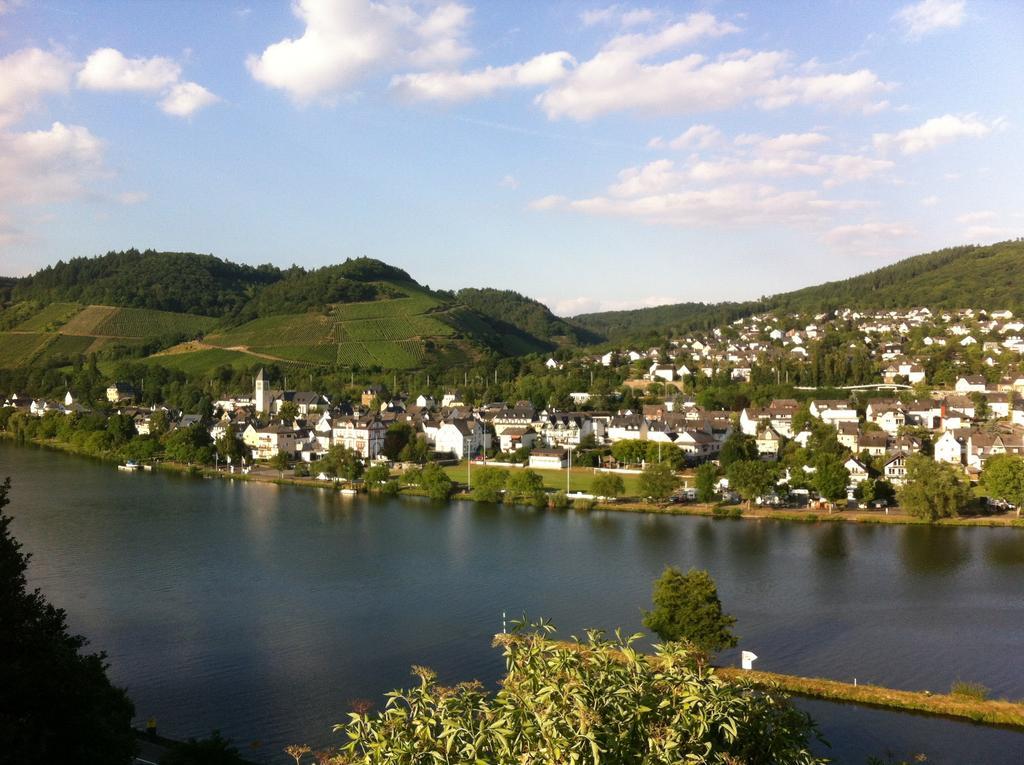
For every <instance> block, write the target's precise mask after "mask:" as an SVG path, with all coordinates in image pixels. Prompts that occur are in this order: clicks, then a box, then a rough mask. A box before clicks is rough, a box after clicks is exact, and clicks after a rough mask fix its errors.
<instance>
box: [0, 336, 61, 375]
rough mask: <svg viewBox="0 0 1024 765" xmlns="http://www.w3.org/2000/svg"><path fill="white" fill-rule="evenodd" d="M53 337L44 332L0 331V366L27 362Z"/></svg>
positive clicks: (15, 365) (13, 365)
mask: <svg viewBox="0 0 1024 765" xmlns="http://www.w3.org/2000/svg"><path fill="white" fill-rule="evenodd" d="M55 337H57V336H56V335H54V334H52V333H45V332H32V333H28V332H17V333H15V332H0V368H5V369H10V368H13V367H20V366H23V365H24V364H27V363H28V362H30V361H31V360H32V359H33V358H34V357H35V356H36V354H37V353H39V352H40V351H41V350H42V349H43V348H44V347H45V346H46V345H47V344H48V343H50V342H52V341H53V339H54V338H55Z"/></svg>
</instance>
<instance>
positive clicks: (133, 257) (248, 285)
mask: <svg viewBox="0 0 1024 765" xmlns="http://www.w3.org/2000/svg"><path fill="white" fill-rule="evenodd" d="M281 278H282V272H281V270H280V269H279V268H277V267H276V266H271V265H263V266H258V267H254V266H247V265H241V264H238V263H231V262H229V261H226V260H221V259H220V258H216V257H214V256H213V255H200V254H197V253H193V252H154V251H153V250H146V251H145V252H139V251H138V250H126V251H124V252H108V253H107V254H106V255H102V256H100V257H95V258H72V259H71V260H69V261H67V262H64V261H59V262H58V263H56V264H55V265H52V266H47V267H46V268H44V269H42V270H40V271H37V272H36V273H34V274H32V275H31V276H27V277H25V278H24V279H18V280H17V281H16V282H15V284H14V286H13V287H12V289H11V299H12V300H13V301H14V302H18V301H34V302H38V303H44V304H45V303H53V302H66V303H83V304H97V305H109V306H123V307H129V308H152V309H156V310H159V311H176V312H179V313H192V314H199V315H202V316H215V317H223V316H227V315H230V314H232V313H235V312H237V311H240V310H241V309H242V308H243V307H244V306H245V304H246V303H247V302H248V301H249V300H250V299H251V297H252V295H253V293H254V291H256V290H258V289H259V288H260V287H263V286H265V285H268V284H273V283H274V282H277V281H279V280H280V279H281Z"/></svg>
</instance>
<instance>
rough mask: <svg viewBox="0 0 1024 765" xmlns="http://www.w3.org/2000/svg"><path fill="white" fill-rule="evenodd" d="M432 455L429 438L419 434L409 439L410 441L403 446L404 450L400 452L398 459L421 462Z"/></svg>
mask: <svg viewBox="0 0 1024 765" xmlns="http://www.w3.org/2000/svg"><path fill="white" fill-rule="evenodd" d="M429 456H430V446H428V445H427V439H426V438H423V437H421V436H418V435H414V436H413V437H412V438H410V439H409V442H408V443H407V444H406V445H405V446H404V447H402V451H400V452H399V453H398V459H400V460H401V461H402V462H419V463H420V464H422V463H424V462H426V461H427V458H428V457H429Z"/></svg>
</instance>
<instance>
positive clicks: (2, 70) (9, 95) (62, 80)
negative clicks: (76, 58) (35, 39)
mask: <svg viewBox="0 0 1024 765" xmlns="http://www.w3.org/2000/svg"><path fill="white" fill-rule="evenodd" d="M74 70H75V64H74V62H72V61H71V60H69V59H68V58H67V57H66V56H64V55H63V54H60V53H52V52H50V51H45V50H41V49H39V48H23V49H22V50H19V51H15V52H14V53H11V54H8V55H7V56H4V57H3V58H0V127H3V126H5V125H10V124H13V123H14V122H17V121H18V120H19V119H21V118H22V117H23V116H24V115H25V114H27V113H28V112H30V111H33V110H34V109H36V108H37V107H38V106H39V102H40V100H41V98H42V96H44V95H46V94H48V93H64V92H66V91H67V90H68V88H69V86H70V85H71V75H72V73H73V72H74Z"/></svg>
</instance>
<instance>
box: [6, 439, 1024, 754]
mask: <svg viewBox="0 0 1024 765" xmlns="http://www.w3.org/2000/svg"><path fill="white" fill-rule="evenodd" d="M4 475H10V476H11V477H12V479H13V482H14V488H13V492H12V499H13V503H12V505H11V507H10V510H11V512H12V514H14V515H15V522H14V524H13V529H14V533H15V534H16V535H17V536H18V538H19V539H20V540H21V541H22V542H23V543H24V544H25V547H26V549H27V550H28V551H30V552H32V553H33V554H34V558H33V561H32V564H31V567H30V577H31V582H32V584H33V585H35V586H38V587H41V588H42V589H43V591H44V592H45V593H46V595H47V596H48V597H49V598H50V600H51V601H53V602H54V603H55V604H57V605H59V606H61V607H63V608H65V609H66V610H67V611H68V614H69V618H70V622H71V624H72V626H73V628H74V629H75V630H77V631H80V632H82V633H84V634H86V635H88V636H89V638H90V639H91V641H92V647H93V648H95V649H103V650H105V651H107V653H108V654H109V657H110V663H111V674H112V676H113V678H114V680H115V681H116V682H117V683H119V684H122V685H125V686H127V687H128V689H129V692H130V694H131V696H132V698H133V699H134V701H135V704H136V709H137V713H138V716H139V718H140V719H142V720H144V719H146V718H147V717H149V716H150V715H155V716H156V717H157V719H158V722H159V726H160V730H161V732H163V733H165V734H167V735H171V736H179V737H183V736H191V735H196V736H198V735H205V734H206V733H208V732H209V731H210V730H211V729H212V728H219V729H221V731H222V732H223V733H224V734H225V735H227V736H230V737H231V738H233V739H234V740H235V741H236V742H237V743H239V744H241V745H243V748H244V749H246V750H247V752H248V753H249V755H250V756H251V757H253V758H255V759H262V760H265V761H267V762H285V761H287V760H286V758H285V757H284V756H283V755H281V754H280V752H281V747H282V746H284V745H285V744H288V743H294V742H300V741H307V742H310V743H313V744H318V745H325V744H327V743H329V742H330V741H331V740H332V739H333V736H332V734H331V733H330V727H331V725H332V724H333V723H335V722H339V721H341V720H342V719H343V718H344V714H345V712H346V711H347V709H348V706H349V704H348V702H349V701H350V700H352V699H356V698H371V699H379V698H380V696H381V693H383V692H384V691H386V690H389V689H391V688H394V687H398V686H401V685H405V684H408V682H409V675H408V668H409V666H410V665H411V664H414V663H417V664H427V665H430V666H432V667H434V668H435V669H436V670H437V671H438V672H439V674H440V677H441V679H442V680H443V681H450V682H455V681H458V680H464V679H468V678H473V677H475V678H479V679H481V680H484V681H487V682H493V681H494V680H495V679H496V678H497V677H498V676H499V675H500V673H501V671H502V664H501V660H500V656H499V655H498V654H497V653H496V652H495V651H494V650H493V649H491V648H490V637H491V635H493V634H494V633H495V632H497V631H499V630H500V629H501V612H502V610H507V611H508V612H509V614H510V615H512V614H519V613H522V612H523V611H526V612H527V613H529V614H530V615H533V616H546V617H549V618H550V619H552V620H553V621H554V622H555V624H556V625H558V627H559V628H560V630H561V631H562V633H563V634H569V633H572V632H576V631H579V630H581V629H582V628H584V627H587V626H597V627H605V628H614V627H616V626H622V627H623V628H624V629H626V630H628V631H638V630H641V629H642V627H641V624H640V617H641V614H640V611H641V609H642V608H644V607H645V606H647V605H648V604H649V601H650V588H651V582H652V580H653V579H654V578H656V577H657V576H658V574H659V573H660V572H661V570H662V568H663V567H664V566H665V565H667V564H673V565H676V566H679V567H681V568H687V567H690V566H697V567H701V568H707V569H709V570H710V571H711V573H712V574H713V575H714V577H715V579H716V580H717V582H718V586H719V592H720V595H721V597H722V600H723V602H724V603H725V604H726V607H727V610H729V611H730V612H732V613H733V614H734V615H735V616H736V617H737V618H738V620H739V621H738V625H737V632H738V634H740V635H741V638H742V640H741V647H742V648H748V649H750V650H753V651H754V652H755V653H757V654H758V655H759V656H760V657H761V658H760V660H759V661H758V664H757V666H758V668H759V669H765V670H774V671H779V672H787V673H794V674H806V675H818V676H824V677H833V678H837V679H842V680H851V679H852V678H854V677H856V678H858V680H859V681H860V682H877V683H881V684H885V685H890V686H895V687H900V688H910V689H924V688H929V689H932V690H935V691H945V690H948V688H949V686H950V684H951V683H952V682H953V681H955V680H957V679H964V680H972V681H978V682H981V683H983V684H985V685H986V686H988V687H989V688H991V689H992V690H993V693H994V694H995V695H997V696H1007V697H1011V698H1022V697H1024V662H1022V661H1021V654H1022V650H1024V533H1022V532H1021V531H1020V530H1011V529H966V528H965V529H929V528H920V527H881V526H853V525H838V524H837V525H831V524H820V525H804V524H783V523H775V522H750V521H712V520H708V519H702V518H686V517H678V518H671V517H658V516H643V515H631V514H617V513H592V514H589V515H583V514H577V513H572V512H568V513H552V512H537V511H534V510H528V509H510V508H499V507H490V506H485V505H478V504H473V503H452V504H449V505H442V506H438V505H433V504H430V503H427V502H416V501H408V500H381V501H372V500H365V499H358V500H347V499H342V498H340V497H337V496H334V495H331V494H328V493H326V492H319V491H314V490H301V489H292V488H282V487H274V486H263V485H247V484H241V483H232V482H228V481H216V480H205V481H203V480H196V479H189V478H184V477H178V476H169V475H161V474H156V475H154V474H137V475H133V474H125V473H119V472H117V471H116V470H114V469H113V467H112V466H110V465H106V464H102V463H98V462H94V461H90V460H86V459H81V458H76V457H70V456H67V455H63V454H59V453H55V452H49V451H43V450H37V449H31V448H25V447H17V446H14V445H12V444H10V443H6V442H3V443H0V476H4ZM721 658H722V660H723V662H725V663H735V662H736V660H737V659H736V652H728V653H726V654H724V655H723V656H722V657H721ZM800 704H801V705H802V706H803V707H804V708H806V709H807V710H808V711H810V712H811V713H812V714H813V715H814V717H815V718H816V719H817V720H818V721H819V722H820V723H821V727H822V728H823V730H824V733H825V735H826V737H827V738H828V739H829V740H830V741H831V742H832V744H833V750H832V752H833V754H834V755H836V756H837V757H839V759H840V760H841V761H842V762H854V763H863V762H864V760H865V757H866V755H868V754H875V755H884V754H885V753H886V751H892V752H893V753H895V754H898V755H907V754H911V753H915V752H925V753H927V754H928V756H929V759H928V761H929V762H931V763H960V762H965V763H969V762H978V763H1021V762H1024V734H1022V733H1018V732H1015V731H1007V730H998V729H991V728H984V727H980V726H972V725H967V724H962V723H953V722H949V721H944V720H937V719H934V718H925V717H918V716H911V715H902V714H894V713H890V712H884V711H877V710H868V709H862V708H857V707H847V706H841V705H835V704H828V703H824V702H811V701H801V702H800ZM254 743H258V744H259V745H258V746H254V747H252V748H250V746H251V745H252V744H254Z"/></svg>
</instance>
